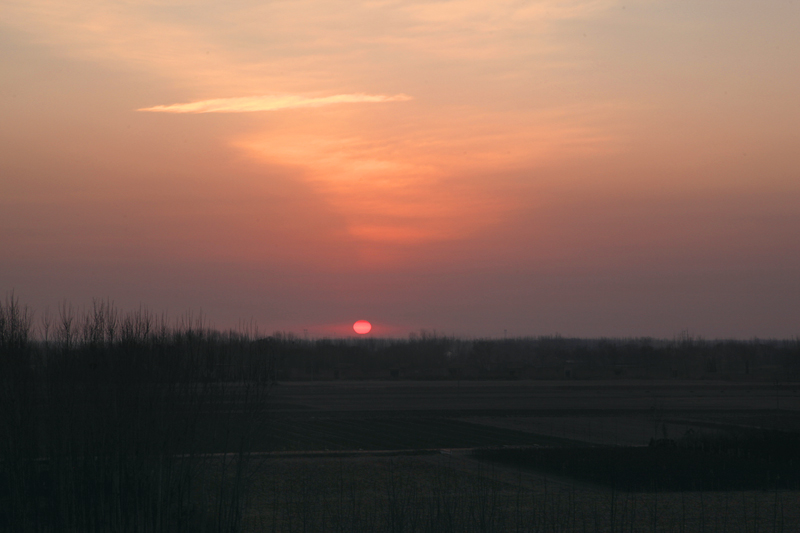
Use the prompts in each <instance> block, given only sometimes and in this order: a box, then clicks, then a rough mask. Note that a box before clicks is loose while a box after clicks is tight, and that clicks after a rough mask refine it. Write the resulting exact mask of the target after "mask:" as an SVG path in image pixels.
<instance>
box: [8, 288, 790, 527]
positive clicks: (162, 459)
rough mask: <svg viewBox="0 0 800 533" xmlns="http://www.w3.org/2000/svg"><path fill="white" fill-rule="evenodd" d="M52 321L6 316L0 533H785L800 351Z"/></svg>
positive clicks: (783, 346)
mask: <svg viewBox="0 0 800 533" xmlns="http://www.w3.org/2000/svg"><path fill="white" fill-rule="evenodd" d="M70 313H71V311H70V310H69V309H68V308H66V307H65V308H64V309H62V310H61V314H60V317H59V323H58V325H57V326H56V331H55V334H54V335H53V337H51V338H50V339H49V340H48V336H47V331H48V330H47V329H45V334H44V336H43V337H44V340H42V341H34V340H32V335H33V333H32V325H31V324H32V322H31V317H30V314H29V313H28V312H27V311H25V310H24V309H23V308H21V307H19V306H18V304H17V303H16V302H15V301H14V300H13V299H11V300H9V301H7V302H6V303H5V304H4V305H0V434H1V435H2V436H3V438H2V439H1V440H0V530H1V531H14V532H17V531H36V532H49V531H81V532H106V531H120V532H181V531H183V532H197V531H199V532H203V531H214V532H217V533H219V532H223V531H225V532H231V533H233V532H240V531H253V532H255V531H341V532H344V531H376V532H381V531H387V532H400V531H409V532H410V531H430V532H437V531H550V532H560V531H564V532H565V531H595V532H597V531H614V532H616V531H620V532H621V531H681V532H685V531H737V532H738V531H742V532H751V531H752V532H755V531H793V530H795V531H796V530H798V527H797V525H798V524H800V515H799V514H798V502H799V501H800V492H798V490H797V489H798V488H800V440H798V434H800V416H798V415H799V414H800V386H799V385H798V381H796V380H795V381H792V380H790V379H778V378H779V377H780V376H781V375H782V374H781V373H782V372H783V374H785V375H786V376H788V377H791V376H794V375H797V372H796V370H797V369H796V367H797V364H796V361H795V359H796V357H795V356H796V355H797V350H798V344H797V342H794V341H787V342H783V341H781V342H777V341H776V342H772V343H762V342H755V341H754V342H752V343H742V342H739V343H736V342H727V343H694V342H688V341H675V342H667V341H663V342H662V341H659V342H655V341H651V340H622V341H618V342H616V343H615V342H611V341H607V340H595V341H592V340H580V339H577V340H576V339H568V340H563V339H538V340H537V339H533V340H524V339H523V340H512V341H496V342H495V341H457V340H454V339H439V338H433V339H423V340H419V341H417V340H415V341H396V340H390V339H386V340H376V339H373V340H367V341H364V342H362V343H349V342H338V341H336V342H333V341H324V342H323V341H320V342H297V341H296V340H294V339H292V338H283V337H269V338H254V337H249V336H248V335H245V334H237V333H233V332H228V333H224V334H223V333H220V332H215V331H212V330H209V329H205V328H203V327H202V324H190V323H187V324H184V325H178V326H175V327H173V326H169V325H168V324H166V323H165V322H163V320H161V321H159V320H160V319H158V318H156V317H153V316H151V315H148V314H147V313H146V312H145V311H138V312H135V313H132V314H128V315H125V316H121V315H118V314H117V311H116V310H114V309H113V307H110V306H108V305H107V304H98V305H96V306H95V308H94V309H92V310H91V312H89V313H87V314H86V315H85V316H82V317H81V316H77V317H76V316H74V315H72V314H70ZM530 350H533V351H530ZM570 350H571V351H570ZM454 353H455V354H456V355H452V354H454ZM448 354H450V355H448ZM581 354H582V355H581ZM577 355H581V357H583V359H582V361H583V363H581V364H582V365H583V366H580V365H578V363H576V362H575V361H577V359H575V360H573V359H570V358H572V357H577ZM403 361H405V363H404V364H399V363H403ZM525 361H527V363H526V362H525ZM559 361H561V363H559ZM626 361H627V362H626ZM655 363H658V364H655ZM525 364H527V365H528V366H524V365H525ZM559 364H562V366H559ZM347 365H349V366H347ZM359 365H360V366H359ZM414 365H417V366H416V367H415V366H414ZM448 365H456V366H448ZM458 365H461V366H458ZM670 365H673V366H670ZM781 365H782V366H781ZM340 368H343V369H347V372H344V373H343V374H344V375H348V373H349V374H350V375H352V374H356V373H358V372H362V370H363V374H365V375H367V374H369V375H383V376H384V379H382V380H366V379H359V380H353V379H351V380H340V379H336V376H338V375H339V374H338V371H339V369H340ZM398 368H400V369H402V372H401V371H400V370H398ZM414 368H419V369H420V370H419V375H423V374H424V375H427V376H428V379H425V380H421V379H420V380H409V379H406V378H407V377H408V376H409V375H417V370H414ZM720 369H723V370H724V372H722V371H721V370H720ZM782 369H784V370H785V372H784V371H783V370H782ZM295 371H297V372H295ZM526 373H527V374H529V375H536V376H539V377H538V378H537V379H529V380H528V379H520V377H521V376H523V375H526ZM567 373H568V374H569V375H570V376H572V377H573V378H575V377H576V376H580V375H583V376H584V377H583V378H581V379H555V378H554V377H553V376H562V377H563V376H565V375H566V374H567ZM682 373H683V374H684V375H698V376H704V377H708V376H709V375H721V374H723V373H724V374H725V375H726V376H728V379H720V380H712V379H678V378H677V376H678V375H681V374H682ZM289 374H293V375H295V378H296V377H297V376H298V375H302V376H317V375H320V376H323V375H324V376H328V377H326V378H325V379H326V380H324V381H322V380H316V381H315V380H306V381H301V380H297V381H289V380H282V379H281V380H279V379H277V378H279V377H280V376H282V375H289ZM634 374H636V375H649V376H651V377H650V378H648V379H633V378H632V377H630V376H632V375H634ZM465 375H469V376H473V377H474V376H480V377H481V379H462V377H464V376H465ZM496 375H501V376H506V379H501V380H491V379H487V376H496ZM544 375H549V376H550V377H549V378H547V379H544V378H542V377H541V376H544ZM609 375H610V376H615V375H616V376H618V377H617V378H614V379H606V378H599V377H598V376H609ZM656 375H658V376H663V375H667V376H670V375H671V376H673V378H672V379H661V378H658V379H656V378H654V377H652V376H656ZM436 376H438V377H436ZM588 376H593V377H592V378H591V379H589V377H588ZM626 376H628V377H626ZM734 378H735V379H734Z"/></svg>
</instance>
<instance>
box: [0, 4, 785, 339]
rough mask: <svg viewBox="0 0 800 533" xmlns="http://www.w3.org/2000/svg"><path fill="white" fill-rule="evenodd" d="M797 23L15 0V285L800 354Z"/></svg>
mask: <svg viewBox="0 0 800 533" xmlns="http://www.w3.org/2000/svg"><path fill="white" fill-rule="evenodd" d="M798 21H800V3H798V2H796V1H795V0H765V1H763V2H753V1H751V0H725V1H721V0H708V1H704V2H696V1H688V0H619V1H617V0H559V1H556V0H532V1H524V0H493V1H491V2H489V1H486V0H482V1H478V0H443V1H431V0H425V1H422V0H419V1H417V0H409V1H394V0H374V1H354V0H346V1H345V0H325V1H320V0H290V1H289V0H286V1H269V0H268V1H262V0H260V1H249V0H242V1H237V2H217V1H190V0H174V1H171V0H142V1H116V2H115V1H106V0H103V1H101V0H70V1H65V0H0V292H4V293H5V295H9V294H11V292H12V291H13V294H14V295H15V296H16V297H18V298H19V299H20V301H21V302H23V303H25V304H27V305H29V306H31V307H32V308H33V309H34V310H36V311H37V313H39V315H41V314H42V313H43V311H44V310H45V309H51V310H55V309H57V308H58V306H59V303H60V302H65V301H66V302H69V303H70V304H72V305H74V306H75V307H82V306H88V305H90V304H91V302H92V300H93V299H102V300H108V301H112V302H114V303H115V305H116V306H117V307H119V308H121V309H135V308H138V307H139V306H145V307H147V308H149V309H151V310H153V311H156V312H159V313H161V312H163V313H168V314H169V315H170V316H179V315H181V314H183V313H187V312H192V313H202V314H203V315H204V316H205V317H206V318H207V320H208V321H209V323H210V324H211V325H213V326H214V327H217V328H221V329H223V328H228V327H238V326H240V325H241V324H243V323H247V324H257V325H258V327H259V329H260V331H264V332H268V333H269V332H272V331H290V332H294V333H295V334H306V333H307V334H308V335H311V336H317V337H322V336H347V335H352V334H353V333H352V329H351V326H352V324H353V322H355V321H356V320H358V319H365V320H369V321H370V322H371V323H372V324H373V330H372V332H371V333H370V335H377V336H392V337H402V336H405V335H408V334H409V333H410V332H414V331H419V330H420V329H425V330H427V331H431V332H432V331H434V330H435V331H436V332H437V333H438V334H442V335H455V336H461V337H502V336H504V335H507V336H539V335H555V334H559V335H564V336H583V337H598V336H605V337H619V336H637V337H638V336H651V337H662V338H673V337H675V336H678V335H682V334H687V333H688V334H690V335H692V336H702V337H705V338H722V337H725V338H753V337H761V338H768V337H772V338H775V337H778V338H791V337H795V336H798V335H800V150H798V146H800V97H799V96H800V69H798V68H797V58H798V56H800V32H797V22H798Z"/></svg>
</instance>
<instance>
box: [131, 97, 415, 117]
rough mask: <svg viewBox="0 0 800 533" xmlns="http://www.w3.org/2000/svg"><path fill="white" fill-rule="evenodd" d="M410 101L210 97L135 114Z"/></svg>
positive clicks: (408, 98)
mask: <svg viewBox="0 0 800 533" xmlns="http://www.w3.org/2000/svg"><path fill="white" fill-rule="evenodd" d="M411 99H412V98H411V97H410V96H408V95H405V94H395V95H391V96H390V95H385V94H361V93H356V94H337V95H333V96H323V97H320V98H308V97H305V96H299V95H296V94H287V95H266V96H242V97H236V98H213V99H211V100H200V101H199V102H189V103H185V104H171V105H157V106H154V107H144V108H142V109H138V110H137V111H150V112H154V113H251V112H254V111H276V110H279V109H295V108H300V107H321V106H326V105H331V104H346V103H364V102H367V103H375V102H402V101H406V100H411Z"/></svg>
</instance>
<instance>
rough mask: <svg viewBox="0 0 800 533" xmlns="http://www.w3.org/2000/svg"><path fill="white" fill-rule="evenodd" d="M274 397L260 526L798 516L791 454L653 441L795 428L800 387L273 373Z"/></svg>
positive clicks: (513, 527) (410, 527)
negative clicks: (771, 455) (352, 378)
mask: <svg viewBox="0 0 800 533" xmlns="http://www.w3.org/2000/svg"><path fill="white" fill-rule="evenodd" d="M776 395H777V403H779V404H780V407H781V408H780V410H776V408H775V406H776ZM270 402H271V404H272V409H271V410H270V421H269V423H268V426H267V427H269V431H268V432H269V433H270V434H271V435H272V437H271V438H269V439H265V440H264V441H263V442H264V443H265V444H266V443H267V442H269V443H270V444H269V445H265V446H264V449H265V451H267V449H269V450H271V451H272V453H269V452H267V453H266V455H260V456H259V459H258V461H259V463H258V464H259V474H258V475H257V476H255V477H254V481H253V490H252V493H251V495H252V497H253V500H252V501H251V505H250V506H249V507H248V509H249V512H248V514H247V519H246V520H245V523H246V524H248V527H249V528H252V530H253V531H675V532H678V531H682V532H686V531H709V532H710V531H730V532H740V531H741V532H746V531H748V532H749V531H792V530H795V529H796V525H797V524H800V492H798V491H797V490H796V489H797V488H798V486H797V482H798V481H799V480H800V473H798V472H797V470H798V466H799V465H800V463H798V461H797V453H796V452H795V453H794V454H791V453H790V457H789V458H788V459H786V461H794V463H793V465H794V466H793V470H792V471H791V472H789V471H788V470H787V469H785V468H784V467H783V466H782V465H784V463H775V462H774V461H769V460H767V459H766V458H765V459H764V460H763V461H761V460H759V459H757V458H756V459H753V458H751V460H749V462H747V461H745V458H743V457H740V458H736V457H727V458H720V457H717V456H716V455H713V454H712V455H711V456H706V455H703V453H705V452H700V451H697V450H694V451H692V450H682V449H681V450H677V449H676V450H673V449H659V448H651V447H648V446H647V445H648V443H649V442H650V440H651V439H657V440H660V441H665V440H666V441H673V440H675V441H680V440H681V439H682V438H684V439H685V438H686V437H685V436H686V435H687V434H688V435H692V436H694V438H695V439H706V440H709V439H710V440H709V442H710V441H714V439H715V438H716V439H717V440H719V439H721V438H723V436H725V435H730V434H735V432H737V431H739V432H741V431H752V430H753V428H768V429H772V430H776V429H781V430H788V429H793V428H796V427H797V426H796V425H797V423H798V413H800V409H799V408H800V404H799V403H798V395H797V391H796V389H794V388H792V387H783V388H779V389H777V391H776V388H775V386H774V385H771V384H760V385H759V384H752V383H751V384H747V385H734V386H732V385H731V384H730V383H715V382H697V381H695V382H648V381H642V382H635V381H621V382H620V381H617V382H602V383H597V382H578V383H575V382H538V381H536V382H520V381H513V382H461V383H456V382H389V381H387V382H321V383H315V382H292V383H283V384H277V385H276V386H275V387H274V389H273V391H272V394H271V395H270ZM782 434H784V433H782ZM785 434H791V433H785ZM714 442H716V441H714ZM609 446H611V447H609ZM532 454H533V455H532ZM537 454H538V455H537ZM515 455H516V457H515ZM785 464H788V463H785ZM770 465H771V466H770ZM759 466H760V467H762V468H761V469H759ZM714 468H717V469H719V470H718V471H717V473H716V474H714ZM742 472H745V473H744V474H742V475H743V476H744V477H742V475H740V474H741V473H742ZM665 474H669V475H665ZM781 474H784V475H785V477H784V479H783V480H782V481H780V482H777V480H776V478H779V477H780V475H781ZM681 475H683V476H684V477H683V478H681V477H680V476H681ZM687 476H688V477H687ZM737 476H738V477H737ZM748 476H750V477H748ZM789 480H791V482H792V483H794V485H792V486H791V487H788V486H787V483H786V482H787V481H789ZM659 484H661V485H659ZM701 489H702V490H701ZM753 489H755V490H753Z"/></svg>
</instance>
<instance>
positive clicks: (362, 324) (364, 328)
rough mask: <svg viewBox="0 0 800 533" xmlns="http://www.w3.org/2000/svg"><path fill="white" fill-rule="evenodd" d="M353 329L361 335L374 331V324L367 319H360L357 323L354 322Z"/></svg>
mask: <svg viewBox="0 0 800 533" xmlns="http://www.w3.org/2000/svg"><path fill="white" fill-rule="evenodd" d="M353 331H355V332H356V333H358V334H359V335H366V334H367V333H369V332H370V331H372V324H370V323H369V322H367V321H366V320H359V321H357V322H356V323H355V324H353Z"/></svg>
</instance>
